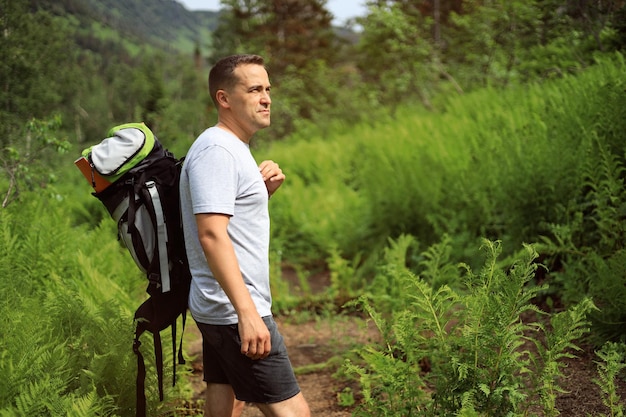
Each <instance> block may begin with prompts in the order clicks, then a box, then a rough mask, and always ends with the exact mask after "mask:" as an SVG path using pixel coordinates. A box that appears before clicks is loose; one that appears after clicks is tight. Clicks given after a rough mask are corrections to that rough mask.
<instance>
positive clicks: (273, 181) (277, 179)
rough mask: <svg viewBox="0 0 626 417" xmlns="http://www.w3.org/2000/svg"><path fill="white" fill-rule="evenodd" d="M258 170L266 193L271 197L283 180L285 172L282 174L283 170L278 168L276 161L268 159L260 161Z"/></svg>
mask: <svg viewBox="0 0 626 417" xmlns="http://www.w3.org/2000/svg"><path fill="white" fill-rule="evenodd" d="M259 171H260V172H261V175H262V176H263V181H264V182H265V187H266V188H267V193H268V194H269V196H270V197H271V196H272V194H274V193H275V192H276V190H277V189H278V187H280V186H281V185H282V184H283V182H284V181H285V174H283V170H282V169H280V167H279V166H278V164H277V163H276V162H274V161H269V160H268V161H263V162H261V165H259Z"/></svg>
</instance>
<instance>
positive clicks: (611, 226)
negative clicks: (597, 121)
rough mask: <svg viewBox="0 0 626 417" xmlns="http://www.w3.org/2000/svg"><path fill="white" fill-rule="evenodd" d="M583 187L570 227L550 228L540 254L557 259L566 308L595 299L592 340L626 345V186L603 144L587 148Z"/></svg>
mask: <svg viewBox="0 0 626 417" xmlns="http://www.w3.org/2000/svg"><path fill="white" fill-rule="evenodd" d="M587 155H588V157H587V158H586V161H587V163H586V166H585V170H584V182H583V185H582V186H581V190H580V196H579V198H578V200H577V201H572V202H570V203H569V204H568V206H567V219H568V222H567V223H565V224H560V225H552V227H551V229H552V232H553V238H552V239H549V238H544V244H543V246H542V250H543V251H544V252H546V253H550V254H551V255H552V256H553V257H555V258H559V259H560V260H561V263H562V264H563V268H562V269H561V270H559V271H553V273H552V276H553V278H554V281H555V287H556V288H557V289H558V290H557V292H559V293H560V295H561V297H562V299H563V301H564V302H565V303H566V304H572V303H578V302H580V301H581V300H583V299H584V298H585V297H587V296H589V297H591V298H593V300H594V303H595V304H596V305H597V307H598V308H599V309H598V310H594V311H593V312H592V313H591V316H590V319H591V321H592V327H591V334H590V338H591V340H592V342H593V343H595V344H596V345H598V346H600V345H602V344H603V343H604V342H605V341H608V340H614V341H617V340H626V330H625V329H626V287H624V285H623V277H624V275H625V274H626V266H625V265H626V246H625V242H626V222H625V221H624V220H625V219H626V187H624V179H623V178H624V173H625V169H624V162H623V160H621V159H620V158H618V157H617V156H616V155H614V154H613V153H611V152H610V148H609V146H608V145H603V144H602V142H601V141H600V140H599V139H597V138H596V139H594V140H593V141H591V142H590V143H589V144H588V150H587Z"/></svg>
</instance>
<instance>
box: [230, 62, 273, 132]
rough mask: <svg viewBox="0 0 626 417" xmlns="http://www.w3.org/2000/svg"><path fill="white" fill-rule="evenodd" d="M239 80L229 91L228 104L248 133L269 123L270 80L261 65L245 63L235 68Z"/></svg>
mask: <svg viewBox="0 0 626 417" xmlns="http://www.w3.org/2000/svg"><path fill="white" fill-rule="evenodd" d="M234 74H235V76H236V77H237V79H238V80H239V81H238V82H237V84H236V85H235V86H234V88H233V89H232V91H230V92H229V94H228V95H229V104H230V107H231V109H232V111H233V115H234V117H235V119H236V120H237V124H238V125H239V126H240V127H241V128H242V129H244V131H246V132H247V133H248V134H250V135H253V134H254V133H256V132H257V131H258V130H260V129H263V128H265V127H268V126H269V125H270V105H271V103H272V99H271V98H270V87H271V86H270V80H269V76H268V75H267V71H266V70H265V68H264V67H263V66H261V65H255V64H245V65H240V66H238V67H237V68H235V71H234Z"/></svg>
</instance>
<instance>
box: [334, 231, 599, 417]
mask: <svg viewBox="0 0 626 417" xmlns="http://www.w3.org/2000/svg"><path fill="white" fill-rule="evenodd" d="M405 247H406V246H402V245H399V246H398V249H399V251H402V250H404V248H405ZM483 247H484V250H485V255H486V256H485V261H484V265H483V267H482V269H481V270H480V272H479V273H475V272H473V271H472V270H471V269H470V268H469V267H468V266H467V265H459V268H458V279H459V280H458V281H457V282H459V283H461V285H460V286H459V288H457V289H454V288H453V287H451V286H448V285H447V284H443V285H438V286H436V287H435V286H433V285H432V283H430V282H428V281H427V280H426V279H424V278H423V277H420V276H416V275H414V274H413V273H412V272H410V271H409V270H407V269H402V268H397V267H396V268H394V269H392V270H390V269H389V268H385V270H384V271H383V273H384V274H387V275H389V274H391V275H393V276H394V277H395V279H396V280H397V284H398V285H399V286H401V288H402V291H400V292H399V293H398V296H399V297H401V298H403V300H402V304H403V305H404V306H405V307H404V308H401V309H398V310H392V311H390V312H388V313H384V312H381V311H378V310H377V305H378V300H379V298H378V297H377V295H375V294H370V295H369V296H363V297H361V298H359V299H358V301H356V302H355V303H357V304H358V305H359V306H360V307H361V308H362V309H363V310H364V311H366V312H367V313H368V314H369V315H370V317H371V318H372V319H373V320H374V322H375V323H376V325H377V326H378V328H379V329H380V332H381V335H382V337H383V342H382V343H381V344H380V345H379V346H376V345H372V346H368V347H365V348H363V349H361V350H359V351H358V354H359V356H360V358H361V360H360V361H355V360H348V361H347V362H346V364H345V372H346V373H347V374H349V375H352V376H353V377H354V378H356V379H357V380H358V382H359V384H360V387H361V389H362V395H363V401H362V403H361V404H360V406H359V407H358V409H357V412H356V413H355V415H357V416H377V417H381V416H453V415H454V416H457V415H458V416H461V415H462V416H494V417H496V416H497V417H501V416H527V415H534V414H535V413H537V412H539V411H541V412H542V415H545V416H555V415H558V410H556V406H555V399H556V395H557V394H558V393H559V392H561V388H560V386H559V377H561V376H562V372H561V368H562V367H563V366H564V364H563V359H565V358H570V357H572V356H573V355H574V354H575V352H576V350H577V349H578V347H577V345H576V343H577V341H578V340H580V338H581V337H582V336H583V335H585V334H586V333H587V332H588V330H589V328H588V324H589V323H588V321H587V315H588V313H590V312H592V311H593V310H594V309H595V307H594V305H593V302H592V301H591V299H583V300H581V302H580V303H578V304H577V305H575V306H573V307H571V308H569V309H567V310H565V311H562V312H558V313H554V314H551V315H548V314H546V313H544V312H543V311H541V310H540V309H539V308H538V307H537V306H536V305H535V304H534V303H533V299H534V298H535V297H537V295H538V294H539V293H540V292H541V291H542V290H543V289H544V288H543V287H542V286H533V285H529V283H530V282H531V281H532V280H533V278H534V275H535V270H536V268H537V264H536V263H535V260H536V258H537V252H536V251H535V249H534V248H533V246H531V245H526V246H525V250H524V251H523V254H520V255H519V257H518V258H517V259H515V261H514V262H513V264H512V265H510V266H509V267H506V268H505V267H503V266H502V265H499V264H498V256H499V255H500V253H501V244H500V242H492V241H488V240H485V242H484V245H483ZM446 248H447V247H446V245H445V244H443V245H439V246H438V247H436V248H433V249H432V250H431V252H430V255H429V258H428V261H426V262H427V263H430V265H427V268H426V270H428V271H430V272H429V273H430V275H431V276H432V275H433V274H432V272H433V271H434V270H436V269H442V268H441V266H440V265H439V264H438V262H439V261H438V259H439V258H440V256H445V252H446V250H447V249H446ZM398 253H399V252H398V251H396V253H395V254H394V256H396V257H397V255H398ZM395 264H396V265H398V263H397V262H396V263H395ZM442 270H443V271H445V273H446V274H451V271H450V269H449V268H448V267H447V266H446V267H444V268H443V269H442ZM383 305H388V303H387V301H386V300H385V299H383Z"/></svg>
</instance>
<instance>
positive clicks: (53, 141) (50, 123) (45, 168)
mask: <svg viewBox="0 0 626 417" xmlns="http://www.w3.org/2000/svg"><path fill="white" fill-rule="evenodd" d="M60 125H61V119H60V117H59V116H56V117H54V118H52V119H50V120H46V121H40V120H37V119H32V120H31V121H30V122H28V123H27V124H26V127H25V129H24V134H23V135H24V136H23V137H24V138H23V140H19V141H14V142H13V143H14V146H7V147H6V148H4V149H1V150H0V162H1V163H2V171H4V173H5V174H6V176H7V177H8V179H9V184H8V189H7V191H6V192H5V193H4V198H3V200H2V208H5V207H6V206H8V205H9V204H10V203H11V202H12V201H14V200H16V199H18V198H19V195H20V189H21V187H22V186H24V187H25V188H27V189H30V190H32V189H33V188H35V187H42V188H43V187H45V186H46V185H47V184H48V183H50V182H54V181H55V180H56V179H57V178H56V176H55V175H54V174H53V173H52V169H51V168H52V167H54V165H55V164H54V163H50V162H49V159H53V155H54V153H52V152H50V151H56V152H57V153H59V154H62V153H65V152H67V151H68V150H69V148H70V143H69V142H68V141H67V140H65V139H57V138H56V133H57V131H58V129H59V127H60Z"/></svg>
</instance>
